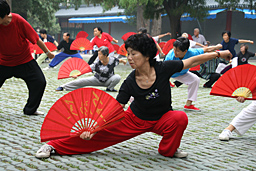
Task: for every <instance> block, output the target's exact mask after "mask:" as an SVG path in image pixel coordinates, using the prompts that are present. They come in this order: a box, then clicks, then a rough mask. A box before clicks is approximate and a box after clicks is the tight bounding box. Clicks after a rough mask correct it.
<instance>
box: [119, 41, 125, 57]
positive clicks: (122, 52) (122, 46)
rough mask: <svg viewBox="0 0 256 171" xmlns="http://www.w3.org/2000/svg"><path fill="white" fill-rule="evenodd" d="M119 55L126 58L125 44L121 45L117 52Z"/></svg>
mask: <svg viewBox="0 0 256 171" xmlns="http://www.w3.org/2000/svg"><path fill="white" fill-rule="evenodd" d="M117 53H118V54H119V55H122V56H127V50H126V49H125V44H122V45H121V46H120V48H119V50H118V52H117Z"/></svg>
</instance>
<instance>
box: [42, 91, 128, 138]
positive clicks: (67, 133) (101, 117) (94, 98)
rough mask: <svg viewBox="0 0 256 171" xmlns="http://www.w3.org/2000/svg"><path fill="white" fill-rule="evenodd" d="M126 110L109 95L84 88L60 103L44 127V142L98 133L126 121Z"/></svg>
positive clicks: (57, 102) (50, 111)
mask: <svg viewBox="0 0 256 171" xmlns="http://www.w3.org/2000/svg"><path fill="white" fill-rule="evenodd" d="M124 115H125V112H124V110H123V107H122V106H121V105H120V103H118V102H117V101H116V99H114V98H113V97H112V96H111V95H109V94H108V93H106V92H104V91H102V90H99V89H95V88H80V89H77V90H74V91H71V92H70V93H68V94H66V95H64V96H63V97H61V98H60V99H59V100H57V101H56V102H55V103H54V104H53V106H52V107H51V109H50V110H49V112H48V114H47V115H46V117H45V119H44V122H43V125H42V127H41V133H40V137H41V142H45V141H49V140H54V139H60V138H68V137H75V136H80V134H81V133H83V132H84V131H90V132H91V133H94V132H98V131H100V130H102V129H104V128H106V127H108V126H111V125H113V124H115V123H117V122H119V121H121V120H123V119H124Z"/></svg>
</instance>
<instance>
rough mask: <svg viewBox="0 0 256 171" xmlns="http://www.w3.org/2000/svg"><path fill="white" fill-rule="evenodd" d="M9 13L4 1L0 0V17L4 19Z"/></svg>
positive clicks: (7, 5) (8, 7)
mask: <svg viewBox="0 0 256 171" xmlns="http://www.w3.org/2000/svg"><path fill="white" fill-rule="evenodd" d="M10 12H11V10H10V6H9V4H8V3H7V2H6V0H0V17H1V18H4V17H5V16H6V15H9V14H10Z"/></svg>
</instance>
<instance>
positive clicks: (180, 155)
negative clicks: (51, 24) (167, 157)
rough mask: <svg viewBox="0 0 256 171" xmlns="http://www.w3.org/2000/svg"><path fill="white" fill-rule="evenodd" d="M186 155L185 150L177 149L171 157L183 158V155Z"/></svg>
mask: <svg viewBox="0 0 256 171" xmlns="http://www.w3.org/2000/svg"><path fill="white" fill-rule="evenodd" d="M187 156H188V153H187V152H184V151H181V150H179V149H177V151H176V152H175V153H174V155H173V157H177V158H184V157H187Z"/></svg>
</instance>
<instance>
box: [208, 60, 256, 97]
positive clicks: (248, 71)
mask: <svg viewBox="0 0 256 171" xmlns="http://www.w3.org/2000/svg"><path fill="white" fill-rule="evenodd" d="M210 95H216V96H225V97H232V98H237V97H239V96H241V97H244V98H245V99H247V100H256V66H254V65H250V64H245V65H240V66H237V67H235V68H232V69H230V70H229V71H227V72H226V73H225V74H223V75H222V76H221V77H220V78H219V79H218V81H217V82H216V83H215V84H214V86H213V87H212V90H211V92H210Z"/></svg>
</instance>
